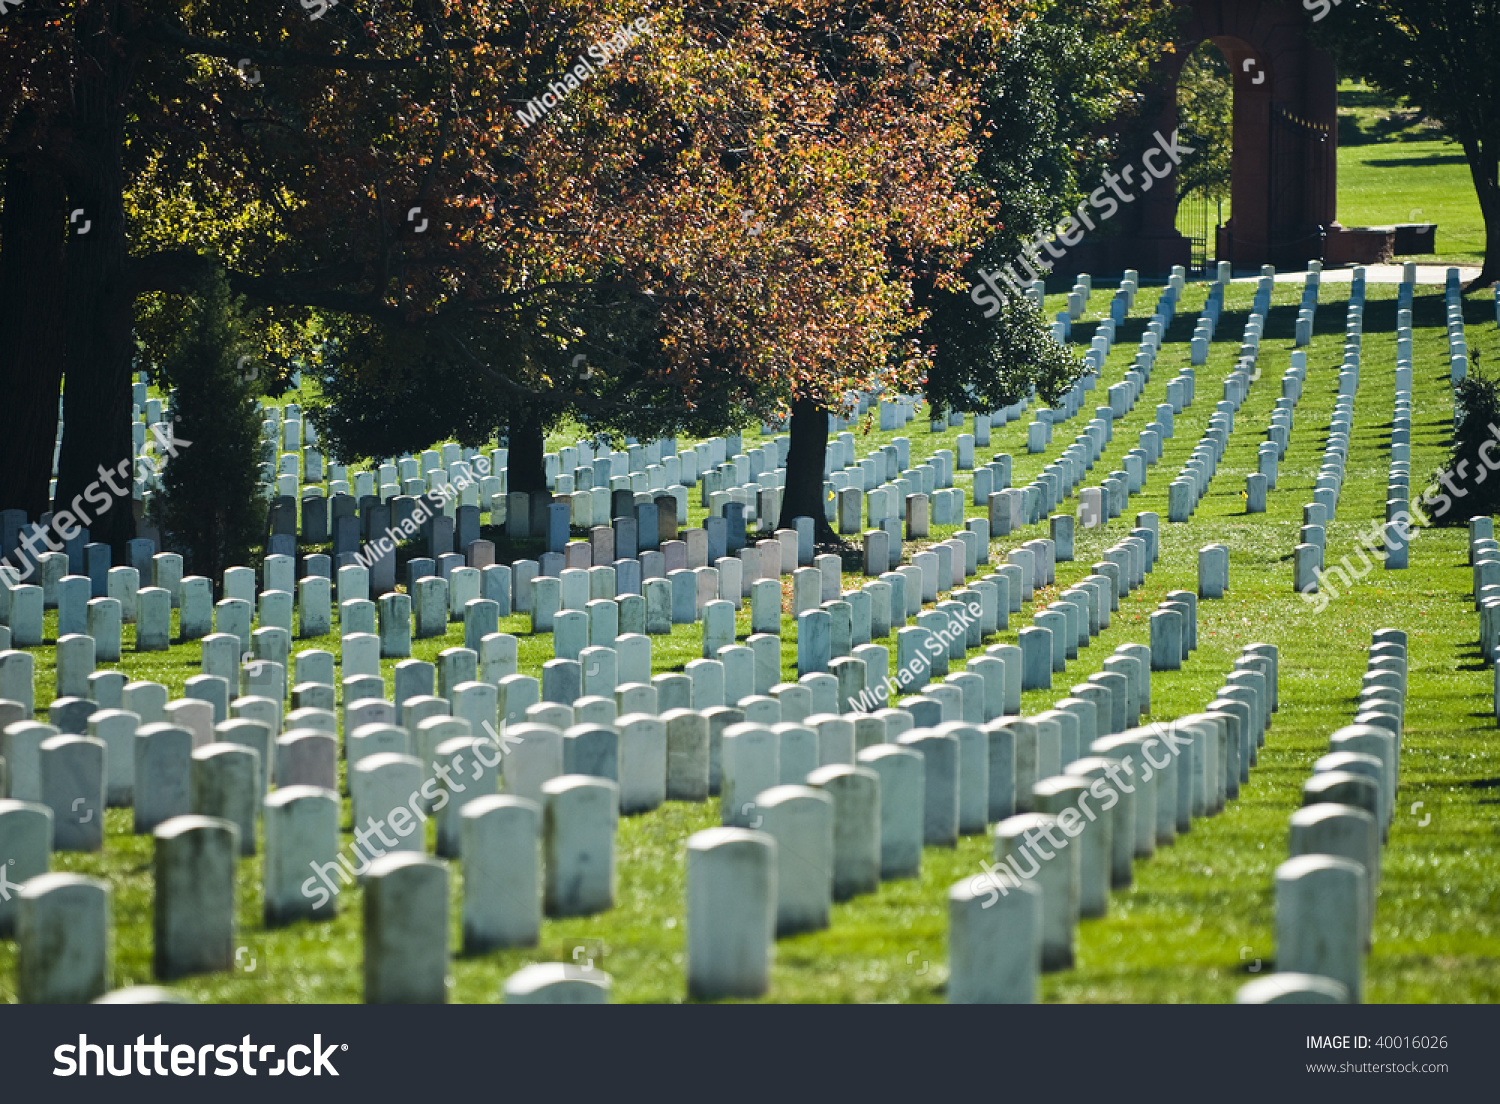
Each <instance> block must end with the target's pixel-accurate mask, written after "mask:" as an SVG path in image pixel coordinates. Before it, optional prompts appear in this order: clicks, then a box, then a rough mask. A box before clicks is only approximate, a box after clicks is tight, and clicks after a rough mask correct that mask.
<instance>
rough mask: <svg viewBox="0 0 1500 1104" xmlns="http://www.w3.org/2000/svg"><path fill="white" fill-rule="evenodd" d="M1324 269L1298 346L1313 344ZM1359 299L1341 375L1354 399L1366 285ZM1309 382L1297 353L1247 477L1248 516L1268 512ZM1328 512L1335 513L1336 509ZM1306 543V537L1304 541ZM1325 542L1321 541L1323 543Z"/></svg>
mask: <svg viewBox="0 0 1500 1104" xmlns="http://www.w3.org/2000/svg"><path fill="white" fill-rule="evenodd" d="M1321 271H1322V266H1321V265H1319V267H1318V268H1317V269H1315V270H1310V271H1309V272H1308V275H1307V281H1306V283H1305V284H1304V287H1303V293H1302V305H1301V307H1300V308H1299V316H1298V321H1297V333H1298V338H1297V344H1298V345H1306V344H1307V343H1308V342H1309V341H1311V332H1312V319H1313V317H1315V315H1316V312H1317V305H1318V287H1319V274H1320V273H1321ZM1362 272H1363V270H1359V273H1360V274H1359V275H1358V276H1357V279H1358V280H1360V281H1362V280H1363V275H1362ZM1358 288H1359V290H1358V293H1357V297H1356V295H1355V294H1351V296H1350V301H1349V305H1348V321H1347V323H1346V330H1347V334H1346V339H1345V348H1344V367H1343V369H1342V370H1341V371H1340V373H1339V394H1340V395H1341V396H1342V395H1344V394H1345V392H1346V389H1347V394H1348V395H1349V396H1350V398H1351V401H1352V396H1353V394H1354V391H1355V389H1356V388H1357V387H1358V384H1359V349H1360V346H1359V334H1360V330H1361V327H1362V325H1363V315H1364V290H1363V288H1364V285H1363V283H1362V282H1360V283H1359V284H1358ZM1304 317H1305V318H1306V319H1307V321H1306V331H1307V338H1306V340H1303V336H1302V335H1303V329H1304V322H1303V319H1304ZM1256 342H1257V350H1258V348H1259V334H1258V333H1257V335H1256ZM1306 382H1307V353H1306V351H1305V350H1303V349H1297V350H1294V351H1293V353H1292V363H1291V367H1289V368H1288V369H1287V370H1286V371H1285V372H1284V373H1283V374H1282V377H1281V397H1280V398H1278V399H1277V400H1276V408H1275V410H1274V411H1272V414H1271V424H1270V426H1269V427H1268V428H1267V430H1266V436H1267V438H1268V440H1267V441H1266V442H1264V443H1262V444H1261V446H1260V448H1259V450H1258V454H1257V455H1258V463H1257V470H1256V471H1255V472H1253V473H1251V474H1250V475H1248V476H1246V477H1245V498H1246V508H1245V509H1246V513H1252V514H1259V513H1265V510H1266V492H1267V491H1268V490H1274V489H1275V487H1276V477H1277V474H1278V469H1279V467H1280V462H1281V459H1282V458H1283V457H1284V456H1285V455H1286V449H1287V445H1288V443H1289V441H1290V440H1291V434H1292V413H1293V411H1294V410H1295V409H1296V406H1297V403H1298V402H1299V401H1300V400H1301V398H1302V390H1303V387H1304V385H1305V384H1306ZM1328 512H1329V514H1330V515H1331V514H1332V506H1329V508H1328ZM1304 542H1305V538H1304ZM1319 543H1321V540H1320V541H1319Z"/></svg>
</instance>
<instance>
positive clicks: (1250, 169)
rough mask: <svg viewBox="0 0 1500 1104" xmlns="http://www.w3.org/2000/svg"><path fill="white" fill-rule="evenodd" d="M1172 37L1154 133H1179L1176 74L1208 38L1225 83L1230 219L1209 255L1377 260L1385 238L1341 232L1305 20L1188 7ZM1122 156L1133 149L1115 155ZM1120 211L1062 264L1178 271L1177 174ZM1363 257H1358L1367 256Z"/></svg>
mask: <svg viewBox="0 0 1500 1104" xmlns="http://www.w3.org/2000/svg"><path fill="white" fill-rule="evenodd" d="M1185 6H1187V7H1188V8H1189V10H1190V14H1189V18H1188V19H1187V21H1186V23H1185V25H1184V28H1183V35H1182V38H1181V39H1180V40H1179V41H1178V42H1177V43H1176V44H1175V45H1176V50H1175V52H1174V53H1172V54H1170V55H1168V57H1167V58H1166V59H1164V61H1163V66H1164V67H1165V68H1166V73H1167V76H1168V82H1169V88H1168V92H1169V94H1168V95H1167V96H1166V97H1165V98H1164V107H1163V108H1162V111H1161V114H1160V116H1159V118H1158V125H1157V129H1158V130H1159V131H1160V132H1161V133H1162V134H1167V135H1170V134H1171V133H1172V131H1173V129H1175V128H1176V126H1177V78H1178V76H1179V73H1180V71H1181V69H1182V66H1183V64H1184V63H1185V62H1186V61H1187V58H1188V55H1189V54H1190V53H1192V51H1193V50H1194V48H1196V47H1197V46H1198V45H1199V44H1200V43H1202V42H1204V41H1211V42H1213V43H1214V45H1216V46H1217V47H1218V48H1219V49H1220V50H1221V51H1222V52H1223V54H1224V58H1225V60H1226V61H1227V62H1228V63H1229V68H1230V70H1231V72H1232V74H1233V81H1234V155H1233V179H1232V182H1231V184H1230V208H1231V212H1232V213H1231V217H1230V219H1229V222H1228V224H1227V225H1226V226H1225V227H1224V228H1223V229H1222V230H1221V231H1220V233H1219V240H1218V243H1217V245H1218V248H1217V250H1216V254H1217V256H1218V258H1219V259H1220V260H1227V261H1230V262H1232V263H1233V264H1234V266H1235V268H1237V269H1243V268H1249V267H1254V266H1258V265H1262V264H1273V265H1276V266H1278V267H1280V268H1296V267H1301V266H1302V265H1304V264H1305V263H1306V262H1307V261H1308V260H1310V259H1319V260H1322V261H1323V262H1324V263H1326V264H1330V265H1340V264H1348V263H1350V262H1359V261H1374V260H1377V259H1379V249H1380V246H1381V245H1382V244H1384V241H1385V238H1384V236H1383V235H1374V236H1372V235H1369V234H1362V233H1357V232H1356V233H1351V232H1349V231H1347V230H1345V229H1344V228H1343V227H1341V226H1339V225H1338V223H1337V221H1336V217H1337V197H1338V119H1337V110H1338V98H1337V92H1336V78H1335V72H1334V64H1333V59H1332V57H1330V56H1329V54H1328V53H1327V52H1326V51H1324V50H1321V49H1319V48H1318V47H1316V46H1314V45H1313V44H1312V43H1311V42H1309V41H1308V38H1307V30H1308V28H1309V27H1310V26H1311V25H1312V16H1311V14H1310V13H1309V12H1308V11H1306V10H1304V9H1303V8H1302V7H1300V6H1297V7H1293V6H1291V5H1288V4H1283V3H1274V2H1271V0H1191V2H1190V3H1187V4H1186V5H1185ZM1121 152H1122V154H1123V155H1124V156H1125V157H1130V156H1131V151H1128V150H1122V151H1121ZM1163 183H1169V184H1171V185H1172V186H1171V187H1158V188H1152V189H1151V190H1150V191H1148V192H1143V193H1142V194H1141V195H1140V196H1139V197H1138V200H1139V201H1138V202H1136V203H1133V204H1131V205H1130V207H1129V208H1127V209H1126V211H1123V212H1122V218H1125V219H1131V220H1132V222H1133V224H1131V223H1126V224H1125V225H1124V226H1123V227H1122V229H1123V232H1122V233H1120V234H1118V235H1116V236H1110V237H1104V236H1100V237H1098V238H1095V239H1094V240H1093V241H1091V242H1085V243H1083V245H1082V246H1081V247H1080V248H1079V249H1078V250H1076V251H1075V252H1074V254H1072V256H1073V258H1074V260H1073V263H1071V264H1068V265H1067V266H1066V267H1067V268H1069V269H1077V270H1083V269H1086V268H1092V269H1093V270H1094V271H1098V272H1107V271H1120V270H1123V269H1125V268H1136V269H1139V270H1140V271H1141V272H1142V273H1149V274H1159V273H1164V272H1166V271H1167V270H1169V269H1170V268H1171V267H1172V266H1173V265H1178V264H1180V265H1187V264H1188V263H1189V257H1190V242H1189V240H1188V239H1187V238H1186V237H1184V236H1183V235H1182V234H1181V233H1179V232H1178V230H1177V226H1176V222H1177V195H1176V174H1175V172H1174V173H1173V175H1172V177H1171V178H1170V179H1168V180H1165V181H1163ZM1367 254H1368V255H1367Z"/></svg>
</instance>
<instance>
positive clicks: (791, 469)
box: [777, 399, 843, 544]
mask: <svg viewBox="0 0 1500 1104" xmlns="http://www.w3.org/2000/svg"><path fill="white" fill-rule="evenodd" d="M791 438H792V440H791V447H790V448H788V449H787V454H786V488H785V489H784V491H783V492H782V495H781V518H780V520H779V521H778V522H777V525H778V527H780V528H782V529H791V528H794V526H793V523H792V519H793V518H799V517H810V518H812V519H813V540H814V541H815V542H816V543H818V544H841V543H843V542H842V541H840V540H839V535H838V534H837V533H835V532H834V531H833V527H832V526H830V525H829V524H828V515H827V513H826V512H825V511H826V507H825V505H824V502H823V494H824V492H823V464H824V461H825V458H826V457H827V455H828V408H827V407H825V406H824V405H823V404H822V403H819V402H817V401H815V400H813V399H797V400H795V401H794V402H793V403H792V431H791Z"/></svg>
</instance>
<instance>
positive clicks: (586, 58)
mask: <svg viewBox="0 0 1500 1104" xmlns="http://www.w3.org/2000/svg"><path fill="white" fill-rule="evenodd" d="M971 8H972V6H971V5H968V4H965V3H962V2H960V0H937V2H931V0H928V2H924V3H906V2H892V3H885V4H881V5H871V4H868V3H839V2H835V0H812V2H802V3H792V2H790V0H756V2H747V3H742V4H737V5H732V6H724V5H700V4H697V3H692V2H687V0H660V2H657V3H652V4H649V5H647V6H646V7H645V8H642V7H641V6H640V4H639V3H638V0H632V2H631V3H625V2H623V0H555V2H553V3H550V4H548V5H545V6H542V5H530V6H522V5H519V4H496V3H493V2H491V0H484V2H481V0H448V2H446V3H442V4H436V3H431V2H429V0H415V2H412V3H397V4H393V5H386V6H382V7H380V8H377V9H373V10H370V11H364V10H360V11H356V10H354V9H353V8H352V7H350V6H346V5H337V6H334V7H330V8H326V9H322V10H320V11H316V12H314V13H312V14H311V15H310V14H309V12H308V10H307V9H300V8H299V7H298V6H293V5H286V6H276V7H268V6H260V5H239V6H226V5H207V6H203V5H191V4H188V3H185V2H171V0H159V2H153V3H147V2H146V0H71V2H67V0H64V2H63V3H62V4H61V6H60V7H58V8H56V9H45V10H44V9H42V8H29V9H26V12H27V14H26V20H25V21H22V22H14V23H13V22H6V23H4V24H3V25H0V48H3V47H5V46H13V47H15V48H16V49H17V50H18V51H19V53H18V56H21V57H23V58H24V64H23V65H22V66H21V67H20V69H19V70H18V71H24V72H23V73H22V77H21V78H20V79H17V80H13V81H10V83H7V84H5V85H0V88H3V91H4V94H5V95H6V96H7V97H8V99H7V101H6V104H5V109H6V111H7V114H6V116H5V120H6V125H7V126H8V127H9V130H8V132H7V135H8V138H7V140H8V142H9V143H10V144H9V145H7V146H6V147H5V152H6V154H7V158H8V164H10V165H11V166H13V167H14V166H15V165H19V164H25V165H27V166H28V167H33V168H34V167H40V168H43V169H46V170H48V171H50V172H51V173H53V174H54V176H56V177H57V178H58V179H59V180H61V181H62V184H61V188H62V193H61V194H62V195H63V196H65V200H64V202H65V205H66V204H71V205H76V204H79V203H84V204H86V206H87V207H88V210H89V213H90V215H91V216H92V217H93V222H94V229H93V234H94V235H97V236H91V238H90V239H89V240H88V242H87V244H86V246H85V245H80V244H79V243H78V242H77V241H75V240H73V239H71V238H70V239H67V241H66V243H65V252H63V253H60V254H57V248H58V246H57V243H56V242H55V241H53V240H52V239H51V238H48V239H47V241H46V242H44V243H43V246H44V247H45V248H44V250H43V251H45V250H52V251H53V253H54V254H56V256H53V257H52V258H51V261H50V262H49V263H50V265H51V267H48V268H46V269H45V271H46V272H50V273H58V272H60V273H61V275H60V277H53V278H60V279H61V280H62V282H63V284H64V285H65V286H66V287H67V288H69V289H71V290H70V293H69V294H70V295H72V294H73V293H75V292H76V302H74V301H73V300H71V299H70V300H69V302H68V304H67V308H66V310H67V312H68V313H67V317H68V324H67V325H66V326H65V327H64V328H63V332H64V340H63V342H62V344H63V349H62V351H61V352H60V353H56V352H55V351H54V353H45V349H46V348H47V347H46V346H45V345H44V346H43V349H44V353H36V354H27V355H28V356H30V357H31V360H30V362H29V363H37V364H38V366H39V367H47V366H51V368H55V367H56V361H57V360H58V359H59V358H60V359H61V362H62V368H63V369H64V370H65V373H66V378H67V406H68V414H67V418H68V429H67V433H66V435H65V438H64V460H63V471H62V474H61V477H60V480H59V488H58V494H59V495H65V494H70V493H71V491H72V488H73V486H74V484H76V483H77V482H78V481H79V480H81V479H83V478H84V477H85V475H87V474H88V473H89V472H90V470H91V465H93V464H94V463H95V462H96V461H100V462H102V460H103V459H104V458H105V457H106V455H107V454H111V453H112V452H113V451H121V450H124V449H128V447H129V440H128V425H127V421H128V412H129V388H128V382H129V373H130V369H131V367H132V366H133V364H134V363H135V360H136V358H137V356H138V355H139V356H140V358H141V360H142V362H143V363H147V364H151V363H155V362H160V361H162V359H163V358H164V357H165V355H166V353H167V351H168V350H169V349H170V348H171V342H172V337H173V334H174V333H175V332H176V331H177V329H178V328H179V327H180V324H181V320H182V318H183V317H184V314H183V312H184V299H183V296H185V295H186V294H187V293H188V292H189V291H190V290H191V289H193V288H195V287H198V286H200V282H201V280H202V279H203V278H204V276H205V273H206V272H207V271H208V270H211V269H214V268H217V267H219V266H221V265H222V266H223V268H224V270H225V273H226V278H227V281H228V284H229V286H230V288H231V289H232V290H233V291H234V293H236V294H237V295H243V296H245V297H246V298H247V299H248V300H249V301H250V302H251V303H253V304H254V305H255V306H256V307H257V308H258V310H257V312H256V314H255V317H256V319H257V320H258V321H257V326H258V329H257V331H256V333H255V335H254V336H255V337H256V340H257V342H258V345H259V350H258V352H259V360H260V361H262V362H263V363H264V364H265V365H266V371H267V374H270V375H272V376H276V375H278V374H279V375H283V376H284V375H285V374H286V373H287V372H288V371H289V370H290V369H291V367H292V366H293V365H294V364H305V365H307V366H308V367H309V370H311V371H313V372H315V373H316V374H318V375H319V376H320V377H321V381H322V383H323V387H324V393H325V396H326V403H325V405H324V406H323V408H322V409H321V410H319V411H317V412H315V414H314V417H315V418H316V419H317V420H318V422H319V424H320V427H321V428H322V429H323V431H324V437H325V439H326V441H327V443H328V445H329V447H330V448H331V450H332V451H333V452H334V453H335V454H336V455H340V456H344V457H354V456H361V455H363V456H371V455H390V454H394V453H396V452H398V451H403V450H407V449H415V448H420V447H425V446H426V445H427V444H429V443H431V442H432V441H433V440H435V439H441V438H445V437H449V436H456V437H457V438H458V439H460V440H461V441H464V442H465V443H470V444H477V443H480V442H481V441H482V440H485V439H487V438H489V437H490V436H491V435H493V434H494V433H495V432H497V431H499V432H503V433H506V434H508V435H509V437H510V441H511V446H512V472H511V475H512V485H513V486H514V487H516V488H517V489H528V488H529V487H532V486H539V485H540V480H541V447H542V439H543V438H542V434H543V432H544V431H545V429H546V428H547V427H548V426H550V425H553V424H556V423H557V422H558V421H559V420H560V419H563V418H572V419H576V420H577V421H579V422H581V423H582V424H584V425H585V426H586V427H588V428H590V429H595V430H599V431H604V432H624V433H635V434H637V435H646V434H650V433H663V432H673V431H681V430H688V431H694V432H709V431H713V430H717V429H722V428H725V427H728V426H731V425H735V424H744V423H748V422H750V421H751V420H753V419H762V418H771V417H778V416H782V415H784V414H786V413H788V412H789V413H790V414H791V417H792V426H793V455H792V458H791V463H792V469H793V471H794V473H795V478H793V479H791V480H789V485H788V489H787V494H786V497H785V502H784V510H785V511H786V513H785V517H787V518H790V517H791V516H796V515H798V514H808V515H811V516H813V517H815V518H819V519H821V518H822V516H823V510H822V503H821V470H822V459H821V450H822V448H823V447H824V443H825V439H824V438H825V434H826V418H827V413H828V412H829V411H831V410H835V409H838V408H840V406H841V404H842V403H843V402H844V399H845V396H846V395H847V394H848V393H849V392H850V391H851V390H853V389H872V388H877V387H885V388H894V389H897V390H902V391H907V392H914V391H917V390H920V389H921V388H922V386H923V381H924V379H925V378H926V375H927V373H928V371H929V370H930V369H931V367H932V365H933V364H934V355H935V342H934V337H935V336H940V335H934V334H933V333H931V332H929V331H928V329H927V328H926V325H927V321H928V317H929V303H930V299H931V297H932V296H933V295H934V294H935V293H940V292H941V293H948V294H955V293H959V292H961V291H962V290H963V287H964V281H963V277H962V269H963V266H964V265H965V264H966V263H968V262H969V261H970V259H971V254H972V252H973V250H974V248H975V247H976V245H978V244H980V243H982V242H983V241H985V240H986V235H987V234H989V235H993V232H994V228H995V227H996V226H997V225H998V220H997V211H998V210H1000V209H1002V208H1003V204H1004V196H1003V195H1000V196H998V197H997V193H996V190H995V189H994V188H993V187H992V185H991V183H990V182H989V181H988V180H987V179H986V177H985V176H984V174H982V173H976V172H975V167H976V164H977V161H978V157H979V153H980V150H981V148H982V142H981V141H980V140H979V139H980V137H981V135H980V133H979V129H980V125H981V123H982V114H981V113H978V112H977V108H978V106H979V101H980V97H981V95H982V94H983V93H984V89H985V88H986V87H987V85H986V84H985V79H986V74H987V73H988V72H989V67H991V66H992V65H993V63H994V58H993V57H992V56H991V53H987V52H986V50H987V49H988V48H987V47H986V48H985V49H975V48H972V47H970V46H968V45H965V44H969V43H989V42H1003V41H1007V40H1008V38H1007V36H1010V35H1012V34H1013V32H1014V28H1015V26H1017V25H1018V24H1019V22H1020V21H1022V20H1023V19H1024V18H1026V17H1027V16H1026V13H1027V10H1028V9H1027V8H1026V5H1025V4H1023V3H1017V4H1016V5H1015V7H1014V8H1013V9H1011V8H1007V7H1006V6H1004V5H986V6H984V8H983V10H982V11H974V10H971ZM643 12H644V14H643ZM38 13H42V14H38ZM85 63H86V64H85ZM84 70H87V73H84ZM551 89H557V90H559V91H554V92H551V99H550V102H548V101H545V100H543V102H542V106H544V107H546V108H547V110H546V111H541V110H538V107H537V102H536V101H538V100H539V99H542V98H543V93H544V92H547V91H548V90H551ZM28 112H29V113H30V114H29V115H28V114H27V113H28ZM523 113H524V118H523ZM53 133H55V134H56V135H59V136H60V140H59V141H58V142H56V143H53V144H50V145H45V144H43V143H42V142H41V139H42V138H43V137H45V136H47V135H49V134H53ZM20 175H21V174H19V173H14V172H13V173H11V174H9V175H8V176H7V177H6V180H7V189H8V190H7V197H6V211H7V212H9V211H10V208H11V203H12V199H11V197H10V191H9V188H10V187H11V183H10V182H12V181H15V180H17V179H18V178H19V176H20ZM15 186H16V187H17V189H18V191H17V193H16V194H17V197H18V198H17V199H16V202H17V203H21V202H27V203H31V204H33V208H34V209H38V210H51V211H53V213H54V216H55V213H56V211H58V210H60V209H61V208H60V207H59V205H58V204H57V199H58V198H59V196H58V194H57V189H56V187H54V189H53V192H49V193H47V194H46V195H40V196H34V197H29V198H28V197H24V196H22V194H21V191H20V190H19V189H20V187H21V185H20V184H19V183H17V184H16V185H15ZM75 193H76V195H77V196H78V197H79V198H75ZM997 198H998V200H999V206H997ZM48 204H50V206H48ZM5 229H6V227H5V226H4V225H3V224H0V231H4V230H5ZM27 248H29V249H30V253H29V254H27V255H31V256H35V255H36V254H37V253H38V247H37V246H36V245H35V243H33V244H32V245H31V246H29V247H28V246H26V245H25V242H24V241H23V239H22V238H21V236H20V235H19V234H16V233H6V236H5V237H4V239H3V240H0V278H3V274H4V273H6V272H10V273H12V274H14V272H15V271H16V269H15V267H14V266H16V265H18V264H19V263H20V262H19V261H18V260H17V258H18V257H20V256H22V254H23V253H24V252H25V249H27ZM58 257H61V260H60V261H59V260H58ZM43 259H47V258H43ZM137 342H139V346H138V345H137ZM1011 346H1012V347H1013V348H1016V349H1024V348H1026V344H1025V342H1024V341H1021V342H1012V343H1011ZM12 356H15V354H12ZM49 358H50V359H49ZM41 361H46V364H45V365H43V364H41V363H40V362H41ZM970 364H971V368H972V370H973V371H975V372H979V373H983V372H984V371H986V362H985V360H984V358H983V357H982V356H981V357H971V358H970ZM1012 367H1014V366H1011V365H1000V364H995V365H994V369H995V371H996V372H997V373H1000V372H1006V371H1010V370H1011V369H1012ZM1023 367H1024V366H1023ZM60 375H62V372H60V371H59V372H55V373H54V375H53V376H49V375H47V374H46V373H45V372H43V373H42V374H41V375H40V376H39V377H38V378H39V379H40V381H41V382H40V383H39V385H38V387H37V389H36V390H37V394H36V395H34V396H32V397H31V399H30V400H29V401H31V403H32V405H33V406H34V408H35V410H41V409H43V408H45V406H46V404H47V396H46V392H47V390H48V388H49V387H55V384H49V382H48V381H49V380H51V379H53V378H54V377H55V376H60ZM52 401H54V402H55V393H54V395H53V399H52ZM33 497H34V495H33ZM120 535H121V534H119V533H115V534H112V535H111V536H107V537H106V538H105V539H115V538H118V537H119V536H120ZM126 535H128V534H126Z"/></svg>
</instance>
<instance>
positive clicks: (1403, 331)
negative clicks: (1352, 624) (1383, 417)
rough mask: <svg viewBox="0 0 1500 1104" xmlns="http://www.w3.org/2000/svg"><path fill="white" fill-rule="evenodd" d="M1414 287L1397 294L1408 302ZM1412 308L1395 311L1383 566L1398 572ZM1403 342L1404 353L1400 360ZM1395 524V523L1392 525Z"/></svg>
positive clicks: (1406, 511) (1404, 516) (1407, 507)
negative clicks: (1394, 384)
mask: <svg viewBox="0 0 1500 1104" xmlns="http://www.w3.org/2000/svg"><path fill="white" fill-rule="evenodd" d="M1414 290H1415V285H1413V284H1408V283H1405V282H1403V283H1402V284H1401V287H1400V289H1399V292H1398V295H1399V296H1400V297H1402V298H1404V299H1405V300H1406V301H1407V302H1410V300H1411V298H1412V295H1413V293H1414ZM1411 337H1412V329H1411V308H1410V307H1409V306H1407V307H1399V308H1398V309H1397V311H1396V346H1397V351H1396V387H1395V400H1394V406H1393V407H1392V411H1391V461H1390V469H1389V471H1388V473H1387V475H1386V489H1385V520H1386V525H1387V527H1386V531H1385V552H1386V556H1385V566H1386V568H1387V569H1392V570H1399V569H1403V568H1405V567H1406V566H1407V561H1408V553H1407V544H1408V542H1407V536H1408V534H1407V531H1406V526H1407V525H1408V524H1409V522H1410V518H1411V413H1412V401H1413V397H1412V361H1411ZM1403 339H1404V351H1405V353H1406V356H1405V357H1404V358H1403V357H1402V355H1401V354H1402V351H1403ZM1392 522H1395V523H1397V524H1394V525H1393V524H1391V523H1392Z"/></svg>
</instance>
